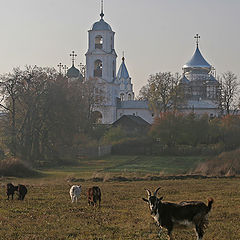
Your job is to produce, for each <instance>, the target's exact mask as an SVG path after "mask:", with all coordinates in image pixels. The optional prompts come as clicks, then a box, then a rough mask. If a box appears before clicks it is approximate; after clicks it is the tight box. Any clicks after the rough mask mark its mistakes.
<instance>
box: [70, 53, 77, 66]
mask: <svg viewBox="0 0 240 240" xmlns="http://www.w3.org/2000/svg"><path fill="white" fill-rule="evenodd" d="M76 56H77V54H75V52H74V51H72V53H71V54H70V57H72V65H73V66H74V61H75V57H76Z"/></svg>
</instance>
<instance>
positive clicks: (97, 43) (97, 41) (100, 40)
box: [95, 35, 103, 49]
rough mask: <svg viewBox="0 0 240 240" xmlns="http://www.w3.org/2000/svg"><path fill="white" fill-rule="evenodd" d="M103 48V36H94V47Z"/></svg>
mask: <svg viewBox="0 0 240 240" xmlns="http://www.w3.org/2000/svg"><path fill="white" fill-rule="evenodd" d="M102 48H103V38H102V36H100V35H97V36H96V37H95V49H102Z"/></svg>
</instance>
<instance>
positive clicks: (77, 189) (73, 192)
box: [69, 185, 82, 203]
mask: <svg viewBox="0 0 240 240" xmlns="http://www.w3.org/2000/svg"><path fill="white" fill-rule="evenodd" d="M81 191H82V187H81V186H78V185H73V186H71V188H70V191H69V194H70V197H71V200H72V203H74V202H77V200H78V198H79V197H80V194H81Z"/></svg>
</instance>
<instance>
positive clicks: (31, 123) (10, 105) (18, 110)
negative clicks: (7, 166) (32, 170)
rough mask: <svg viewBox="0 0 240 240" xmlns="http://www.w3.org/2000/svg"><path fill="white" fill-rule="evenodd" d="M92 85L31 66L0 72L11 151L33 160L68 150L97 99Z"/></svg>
mask: <svg viewBox="0 0 240 240" xmlns="http://www.w3.org/2000/svg"><path fill="white" fill-rule="evenodd" d="M95 86H96V85H95V84H94V82H93V81H91V82H90V81H86V82H83V81H78V80H71V79H67V78H66V77H64V76H62V75H61V74H59V73H57V72H56V70H54V69H51V68H39V67H36V66H35V67H26V69H25V70H20V69H15V70H14V71H13V73H12V74H7V75H4V76H2V77H1V93H2V96H3V100H2V102H1V105H0V107H1V108H2V109H4V110H5V113H6V117H5V118H4V119H7V121H6V122H5V123H6V124H5V128H4V131H5V132H6V133H7V136H8V138H9V139H10V143H11V144H10V145H9V148H10V151H11V153H12V154H13V155H15V156H16V155H17V156H19V157H20V158H22V159H23V160H26V161H29V162H32V163H34V162H35V161H36V160H39V159H54V158H55V159H56V158H61V157H62V155H63V154H62V153H63V151H64V150H65V149H67V150H68V151H69V152H71V151H70V149H71V147H72V146H73V145H74V144H75V143H77V144H79V142H81V137H79V136H83V135H84V134H85V135H87V134H89V131H90V129H91V127H92V124H93V121H92V111H93V110H94V107H96V106H97V105H98V104H100V103H99V102H100V97H99V99H97V96H98V94H96V93H95ZM8 129H10V130H9V131H8ZM76 139H77V140H76Z"/></svg>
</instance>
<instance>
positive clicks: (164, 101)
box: [138, 72, 184, 116]
mask: <svg viewBox="0 0 240 240" xmlns="http://www.w3.org/2000/svg"><path fill="white" fill-rule="evenodd" d="M179 79H180V77H179V74H175V75H173V74H172V73H170V72H159V73H156V74H155V75H150V77H149V79H148V83H147V85H145V86H143V87H142V88H141V90H140V92H139V97H138V99H140V100H147V101H148V102H149V105H150V108H151V109H152V110H153V111H154V113H155V116H158V115H159V113H161V112H167V111H168V110H176V109H177V108H178V107H179V106H180V105H181V104H182V103H183V101H184V93H183V89H181V87H180V86H179V84H178V83H179Z"/></svg>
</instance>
